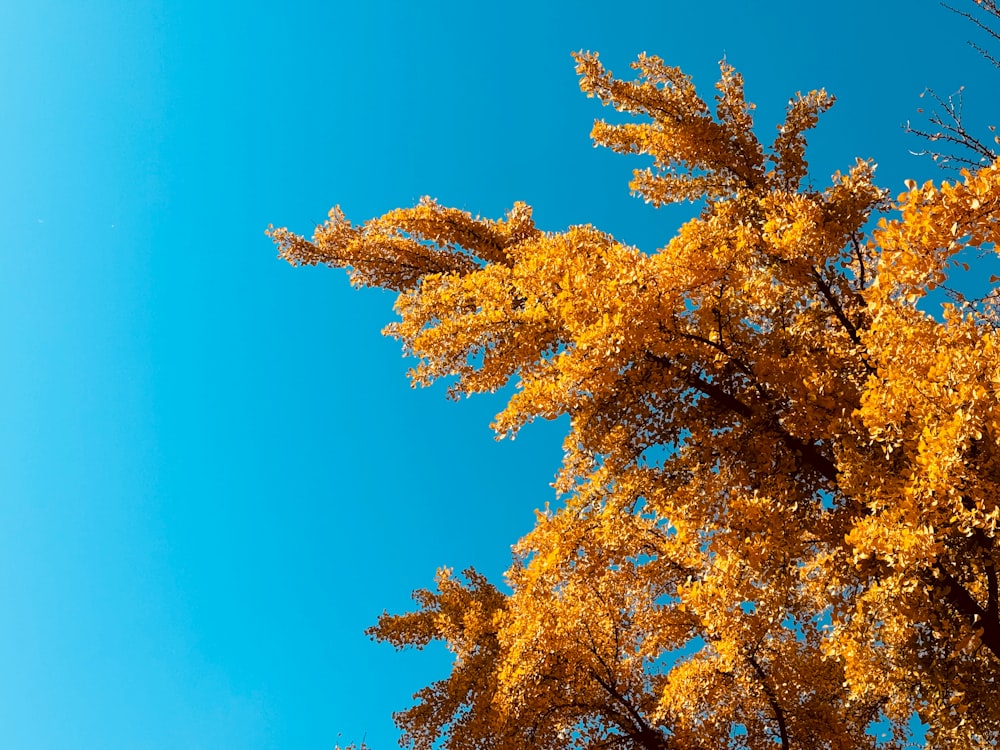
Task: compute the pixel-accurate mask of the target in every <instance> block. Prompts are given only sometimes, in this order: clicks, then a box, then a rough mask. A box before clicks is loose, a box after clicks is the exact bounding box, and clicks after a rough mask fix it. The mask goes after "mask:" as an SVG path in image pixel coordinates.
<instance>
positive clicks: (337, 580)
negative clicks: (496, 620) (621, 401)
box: [0, 0, 1000, 750]
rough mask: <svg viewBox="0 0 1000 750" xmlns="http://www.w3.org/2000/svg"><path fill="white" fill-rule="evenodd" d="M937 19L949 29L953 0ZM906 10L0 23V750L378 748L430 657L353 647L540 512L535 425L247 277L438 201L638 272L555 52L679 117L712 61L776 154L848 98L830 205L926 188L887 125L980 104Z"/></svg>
mask: <svg viewBox="0 0 1000 750" xmlns="http://www.w3.org/2000/svg"><path fill="white" fill-rule="evenodd" d="M955 2H958V3H961V0H955ZM974 33H975V32H974V29H973V28H972V27H971V26H969V25H967V24H964V23H963V22H962V21H961V20H960V19H958V18H956V17H955V16H953V15H952V14H950V13H949V12H947V11H946V10H944V9H942V8H940V7H939V6H938V5H937V4H936V3H935V2H913V0H882V1H881V2H871V0H866V1H865V2H860V1H859V0H844V1H843V2H839V3H822V4H809V3H802V2H801V1H796V2H791V1H790V0H773V1H772V2H766V3H746V2H727V1H723V2H715V3H690V2H683V3H682V2H650V3H645V4H642V5H641V6H640V5H634V4H632V5H630V4H621V3H617V4H616V3H596V2H590V1H589V0H586V1H581V2H554V3H544V2H538V1H537V0H535V1H533V2H525V1H524V0H513V1H508V2H504V3H477V4H473V3H465V2H462V3H459V2H434V1H433V0H429V1H428V2H423V3H419V4H417V3H413V4H404V3H387V2H370V3H355V2H351V3H347V2H323V3H318V2H302V1H300V0H285V1H284V2H282V3H264V2H252V1H251V2H240V3H234V2H215V3H206V2H185V1H183V0H176V1H174V2H168V1H167V0H163V1H161V2H156V1H153V0H146V1H144V0H95V1H94V2H88V3H84V2H74V1H73V0H8V1H7V2H4V3H3V4H2V5H0V94H2V96H3V111H4V114H3V115H2V116H0V163H2V170H3V171H2V175H3V176H2V179H0V225H2V227H3V228H4V231H5V232H6V240H5V241H4V244H3V249H2V250H0V347H2V351H3V359H2V365H0V386H2V387H0V747H4V748H25V749H28V750H34V749H36V748H37V749H42V748H52V749H53V750H63V749H64V748H74V749H75V750H115V749H118V748H121V749H122V750H125V749H128V750H135V749H140V748H142V749H150V750H152V749H163V750H166V749H168V748H169V749H173V748H206V749H213V750H214V749H220V748H221V749H225V748H234V749H236V748H240V749H247V750H254V749H256V748H296V749H298V748H316V749H317V750H318V749H320V748H322V749H324V750H329V749H330V748H331V747H332V746H333V745H334V744H335V743H336V742H337V741H338V733H342V736H340V737H339V741H340V742H347V741H352V740H353V741H359V740H361V739H362V737H367V740H368V742H369V743H371V744H373V745H375V746H376V747H378V748H382V749H384V748H389V747H393V746H394V745H395V739H396V732H395V730H394V728H393V726H392V724H391V720H390V713H391V711H392V710H393V709H398V708H402V707H404V706H405V705H407V704H408V701H409V696H410V694H411V693H412V692H413V691H414V690H415V689H416V688H418V687H419V686H421V685H423V684H425V683H426V682H428V681H430V680H432V679H434V678H436V677H440V676H442V675H443V674H444V670H445V669H446V664H447V661H446V657H445V655H444V654H443V653H442V652H441V651H440V650H436V651H432V652H431V653H428V654H402V655H397V654H395V653H394V652H393V651H392V649H391V648H388V647H384V646H377V645H374V644H371V643H370V642H369V641H368V640H367V639H366V638H365V636H364V635H363V633H362V631H363V629H364V628H365V627H366V626H367V625H370V624H371V623H372V622H373V621H374V619H375V618H376V617H377V615H378V613H379V612H380V611H381V610H382V609H383V608H388V609H390V610H396V611H398V610H402V609H406V608H407V607H408V606H409V593H410V591H411V590H412V589H414V588H417V587H420V586H425V585H429V584H430V583H431V581H432V577H433V574H434V571H435V569H436V568H437V567H438V566H440V565H450V566H453V567H455V568H459V569H461V568H463V567H465V566H468V565H471V564H474V565H475V566H476V567H477V568H479V569H480V570H482V571H483V572H485V573H487V574H488V575H490V576H491V577H493V578H494V579H498V578H499V576H500V574H501V572H502V571H503V569H504V568H505V567H506V565H507V563H508V561H509V555H510V551H509V550H510V545H511V544H512V543H513V542H514V541H515V540H516V539H517V538H518V537H519V536H520V535H521V534H522V533H524V532H525V531H526V530H527V529H528V528H529V527H530V525H531V523H532V519H533V513H534V509H535V508H537V507H541V506H542V505H544V503H545V502H546V501H548V500H550V499H551V498H552V495H551V492H552V491H551V489H550V488H549V487H548V482H549V481H551V479H552V476H553V473H554V472H555V469H556V467H557V465H558V462H559V460H560V457H561V449H560V425H559V424H554V425H552V424H545V425H537V426H533V427H531V428H530V429H528V430H526V431H525V432H524V433H523V434H522V435H521V436H520V437H519V438H518V439H517V441H515V442H509V441H505V442H502V443H495V442H494V441H493V438H492V434H491V433H490V431H489V429H488V424H489V421H490V418H491V417H492V415H493V414H494V413H495V412H496V411H497V410H498V408H499V403H498V401H496V400H490V399H488V398H481V399H478V400H470V401H463V402H461V403H458V404H454V403H450V402H447V401H446V400H445V399H444V395H443V388H432V389H430V390H421V391H413V390H411V389H410V387H409V385H408V383H407V382H406V380H405V377H404V372H405V370H406V369H407V367H408V366H409V364H408V363H407V362H405V361H403V360H402V359H401V358H400V355H399V350H398V347H397V345H396V344H395V343H394V342H392V341H389V340H386V339H383V338H381V337H380V336H379V330H380V329H381V327H382V326H383V325H384V324H385V323H386V322H388V321H389V320H391V310H390V305H391V299H392V298H391V296H389V295H387V294H382V293H378V292H355V291H352V290H350V288H349V286H348V284H347V282H346V280H345V278H344V275H343V274H342V273H339V272H336V271H329V270H325V269H311V270H299V271H295V270H293V269H291V268H290V267H288V266H286V265H285V264H283V263H281V262H279V261H278V260H276V259H275V252H274V249H273V247H272V245H271V244H270V242H269V241H268V240H267V238H266V237H265V236H264V234H263V231H264V229H265V228H266V227H267V225H268V224H269V223H272V222H273V223H275V224H279V225H284V224H287V225H288V226H290V227H291V228H293V229H296V230H299V231H307V232H308V231H311V227H312V225H313V223H314V222H316V221H319V220H321V219H323V218H324V217H325V215H326V212H327V210H328V209H329V207H330V206H331V205H333V204H334V203H340V204H342V206H343V207H344V209H345V211H346V212H347V213H348V215H349V216H351V217H354V218H356V219H358V220H361V219H365V218H368V217H370V216H372V215H376V214H380V213H382V212H384V211H386V210H388V209H390V208H393V207H395V206H398V205H409V204H412V203H413V202H415V201H416V200H417V199H418V198H419V197H420V196H421V195H425V194H429V195H432V196H435V197H437V198H438V199H440V200H441V201H442V202H444V203H447V204H452V205H457V206H459V207H464V208H467V209H468V210H470V211H472V212H473V213H477V214H482V215H487V216H499V215H501V214H502V213H503V211H505V210H506V209H507V208H508V207H509V206H510V205H511V203H512V202H513V201H515V200H525V201H528V202H529V203H531V204H533V205H534V206H535V218H536V220H537V222H538V223H539V225H540V226H541V227H543V228H545V229H562V228H564V227H566V226H567V225H570V224H574V223H585V222H592V223H594V224H597V225H598V226H600V227H601V228H603V229H606V230H609V231H611V232H613V233H615V234H616V235H617V236H618V237H619V238H620V239H622V240H624V241H627V242H630V243H634V244H638V245H640V246H642V247H645V248H654V247H656V246H659V245H661V244H663V243H664V242H665V241H666V240H667V238H668V237H669V236H670V234H671V232H672V230H673V229H674V227H675V226H676V224H677V222H678V220H679V218H680V217H681V216H682V215H683V212H677V211H667V210H664V211H659V212H657V211H654V210H652V209H651V208H649V207H648V206H645V205H644V204H643V203H642V202H641V201H637V200H635V199H633V198H630V197H629V196H628V190H627V187H626V183H627V180H628V177H629V174H630V170H631V169H632V168H633V167H634V166H636V165H637V164H638V163H639V162H638V161H629V160H628V159H625V158H623V157H619V156H614V155H612V154H610V153H607V152H602V151H596V150H594V149H593V148H592V147H591V145H590V142H589V139H588V133H589V130H590V125H591V122H592V120H593V118H594V117H596V116H600V115H601V114H602V112H601V110H600V108H599V107H598V106H597V104H596V103H595V102H594V101H593V100H588V99H586V98H585V97H583V96H582V95H581V94H580V93H579V91H578V89H577V85H576V80H575V75H574V72H573V64H572V61H571V59H570V56H569V53H570V52H571V51H572V50H578V49H593V50H599V51H600V52H601V54H602V58H603V59H604V60H605V61H606V63H607V64H608V65H610V66H611V67H612V68H613V69H614V70H615V71H616V72H619V73H622V74H625V73H627V64H628V63H629V62H630V61H631V60H632V59H634V57H635V55H636V54H637V53H639V52H641V51H648V52H650V53H656V54H659V55H661V56H663V57H664V58H666V59H667V60H668V61H669V62H671V63H673V64H678V65H680V66H682V67H683V68H685V69H686V70H687V71H688V72H689V73H691V74H693V75H694V77H695V80H696V82H697V83H698V84H699V85H700V86H701V87H702V90H703V91H704V92H705V94H706V96H710V95H711V93H712V92H711V86H712V84H713V83H714V81H715V79H716V73H717V65H716V63H717V61H718V60H719V58H721V57H722V56H723V55H726V56H727V58H728V60H729V61H730V62H731V63H733V64H734V65H735V66H736V67H737V68H738V69H739V70H741V71H742V72H743V73H744V75H745V76H746V81H747V92H748V96H749V97H750V98H751V99H752V100H753V101H755V102H757V104H758V126H759V129H760V132H761V133H762V134H763V135H764V136H765V137H766V138H767V139H768V140H770V137H771V135H772V134H773V132H774V131H773V128H774V125H775V124H776V123H777V121H778V119H779V117H780V115H781V113H782V111H783V109H784V106H785V103H786V101H787V99H788V97H789V96H790V95H791V94H793V93H794V92H795V91H797V90H803V91H805V90H808V89H811V88H815V87H819V86H825V87H826V88H827V89H828V90H830V91H831V92H833V93H835V94H836V95H837V96H838V98H839V102H838V104H837V106H836V107H835V109H834V110H833V111H832V112H830V113H829V114H828V115H827V116H826V117H825V118H824V119H823V121H822V122H821V125H820V128H819V129H818V130H817V131H816V133H815V135H814V136H813V139H812V143H813V144H814V147H813V149H812V150H811V152H810V154H811V163H812V166H813V173H814V175H815V177H816V179H817V180H818V181H823V180H825V179H826V178H827V176H828V175H829V174H830V173H831V172H832V171H833V170H835V169H843V168H846V167H848V166H849V165H850V164H851V163H852V162H853V159H854V157H855V156H864V157H867V156H871V157H874V158H875V159H876V160H877V161H878V162H879V165H880V166H879V174H880V176H881V181H882V183H883V184H884V185H886V186H889V187H891V188H892V189H893V190H894V191H898V190H901V189H902V181H903V179H905V178H916V179H918V180H922V179H926V178H928V177H938V176H939V174H938V172H937V170H935V169H934V168H933V166H932V165H931V164H930V163H929V162H928V161H926V160H921V159H918V158H915V157H913V156H911V155H910V154H909V153H908V149H910V148H913V149H916V148H919V143H916V142H914V141H913V140H911V139H909V138H907V137H906V136H905V135H904V134H903V132H902V130H901V124H902V123H903V122H905V121H906V120H907V119H909V118H913V117H917V115H916V114H915V110H916V109H917V107H919V106H921V104H922V102H921V101H920V100H919V99H918V95H919V94H920V92H921V90H922V89H923V88H924V87H925V86H932V87H934V88H936V89H937V90H939V91H940V92H941V93H950V92H952V91H954V90H955V89H957V88H958V87H959V86H960V85H963V84H964V85H965V86H966V102H967V114H968V116H969V119H970V120H971V121H972V122H977V121H985V120H986V119H988V117H987V115H986V114H985V113H986V111H987V108H988V106H989V105H991V104H993V103H995V102H996V100H997V94H998V86H997V82H998V81H1000V76H998V75H997V74H995V73H994V72H993V71H992V70H991V69H990V68H989V66H988V65H987V64H986V63H984V62H983V61H981V60H980V58H978V57H977V55H976V54H975V52H973V51H972V50H969V49H968V48H967V47H965V45H964V41H965V39H967V38H968V37H970V36H973V35H974Z"/></svg>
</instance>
